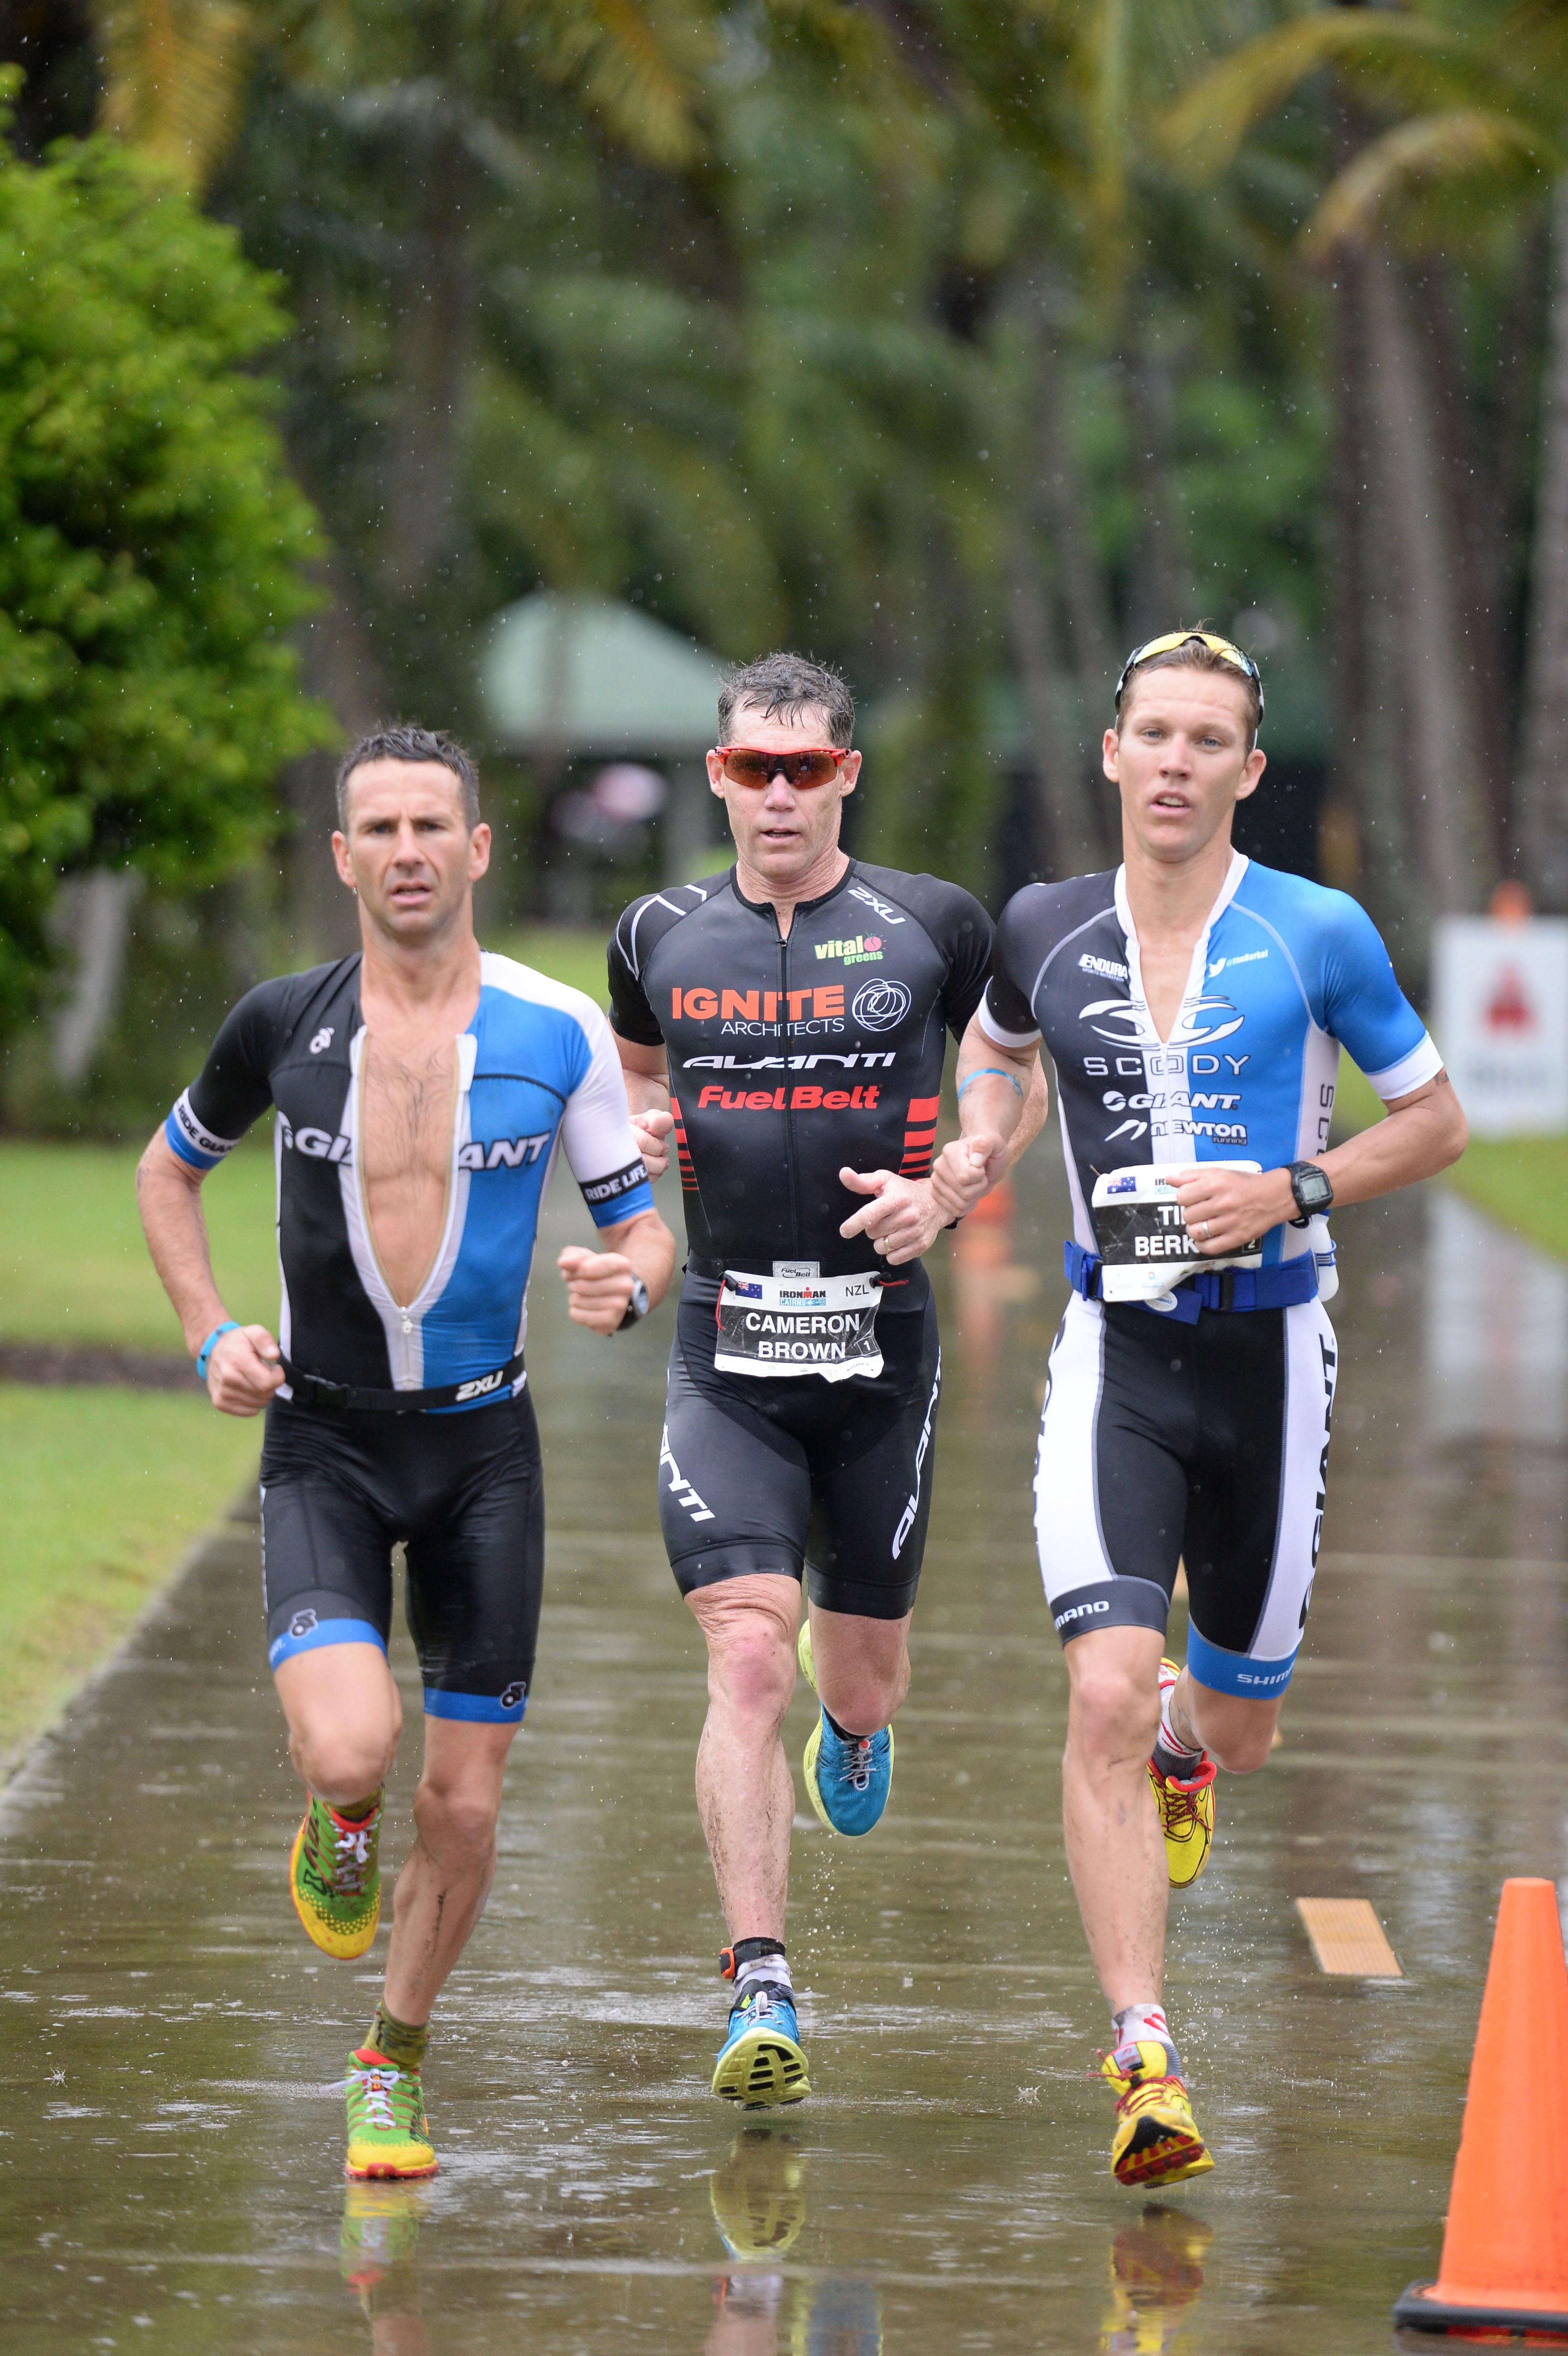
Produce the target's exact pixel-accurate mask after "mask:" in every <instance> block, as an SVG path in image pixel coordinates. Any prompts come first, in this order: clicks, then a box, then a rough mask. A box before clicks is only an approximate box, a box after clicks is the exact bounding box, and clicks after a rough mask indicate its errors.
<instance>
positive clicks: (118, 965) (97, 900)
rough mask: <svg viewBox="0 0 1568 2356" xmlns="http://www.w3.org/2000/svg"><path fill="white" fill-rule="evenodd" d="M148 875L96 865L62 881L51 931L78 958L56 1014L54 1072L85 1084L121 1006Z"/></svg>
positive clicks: (66, 1081) (72, 1083) (74, 1084)
mask: <svg viewBox="0 0 1568 2356" xmlns="http://www.w3.org/2000/svg"><path fill="white" fill-rule="evenodd" d="M145 882H146V878H145V876H144V875H141V874H139V873H137V871H136V870H135V868H133V867H125V868H120V869H116V870H111V869H109V868H106V867H95V868H94V869H93V870H92V872H91V874H87V875H72V876H70V877H69V878H68V879H67V881H66V882H65V883H62V884H61V885H60V888H59V894H58V896H57V898H56V900H55V905H54V906H53V908H52V909H51V911H50V914H49V931H50V933H51V934H52V935H53V937H54V939H55V941H56V943H57V945H58V946H59V948H61V949H63V950H65V951H66V952H67V953H68V955H69V956H70V958H72V960H73V962H74V966H75V971H74V973H73V974H72V977H71V985H70V995H69V998H68V999H67V1000H66V1002H65V1004H64V1005H63V1006H62V1007H61V1008H60V1010H59V1013H58V1014H57V1015H56V1016H55V1020H54V1031H53V1037H52V1039H51V1041H50V1046H51V1051H52V1052H51V1056H50V1060H51V1062H52V1064H53V1066H54V1076H55V1077H56V1079H57V1080H58V1081H59V1084H60V1086H61V1087H64V1088H79V1087H80V1086H81V1083H82V1082H83V1080H85V1079H86V1077H87V1076H88V1073H89V1072H90V1071H91V1068H92V1056H93V1051H94V1049H95V1048H96V1047H97V1045H98V1043H99V1041H100V1040H101V1038H102V1036H103V1033H105V1031H107V1030H108V1028H109V1025H110V1024H111V1023H112V1022H113V1020H114V1017H115V1014H116V1012H118V1010H119V1005H120V995H121V991H122V989H123V985H124V980H125V954H126V951H127V949H128V948H130V945H131V911H132V910H133V907H134V906H135V905H136V902H137V901H138V899H139V898H140V897H141V894H142V891H143V887H144V884H145Z"/></svg>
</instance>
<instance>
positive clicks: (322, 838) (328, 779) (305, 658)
mask: <svg viewBox="0 0 1568 2356" xmlns="http://www.w3.org/2000/svg"><path fill="white" fill-rule="evenodd" d="M323 585H324V587H325V590H326V592H327V602H326V603H325V605H323V606H322V607H321V609H320V610H319V612H317V613H315V614H313V615H311V616H310V617H309V619H308V620H307V621H306V622H304V623H303V624H302V625H301V626H300V630H299V634H298V635H299V640H300V653H301V673H302V684H303V685H304V688H305V690H306V691H307V693H309V694H311V695H318V696H319V697H320V698H321V700H322V701H323V702H324V703H325V704H326V705H327V706H328V707H329V708H330V710H331V711H332V712H333V713H334V715H335V716H336V720H337V722H338V723H339V725H340V726H341V728H342V730H343V734H344V737H345V739H346V741H347V743H349V744H352V743H353V742H354V740H355V738H356V737H358V736H364V735H368V734H369V732H370V730H371V729H373V728H374V727H376V726H377V724H378V723H379V722H382V721H384V720H387V719H389V718H391V717H392V716H393V714H392V712H391V711H390V708H389V701H388V697H387V689H386V682H385V680H384V678H383V675H382V671H381V666H380V663H379V660H378V659H377V656H376V651H375V648H373V646H372V645H371V642H370V635H369V632H368V629H367V628H366V626H365V624H364V620H363V618H362V616H361V614H360V611H359V607H358V601H357V597H356V595H355V592H354V587H353V584H352V583H351V582H350V580H349V578H348V576H347V573H345V571H344V570H343V567H342V565H341V563H340V562H339V560H338V559H337V558H336V557H331V558H329V559H328V560H327V562H326V564H325V567H324V569H323ZM337 762H338V755H336V753H306V754H305V755H304V756H303V757H302V758H301V759H299V760H297V761H291V762H290V763H289V765H288V766H287V768H286V769H285V770H284V771H283V778H282V781H281V785H282V792H283V799H284V802H285V803H286V805H287V807H288V809H289V811H290V814H291V815H292V817H293V820H294V828H293V834H292V835H291V836H290V839H289V841H288V845H287V848H286V851H285V853H284V865H283V873H284V893H285V900H286V904H287V908H288V915H289V924H290V929H291V931H292V932H293V937H294V941H295V945H296V949H297V953H298V955H299V956H300V958H302V960H303V961H304V962H305V963H307V964H315V963H320V962H323V961H325V959H326V958H335V957H344V956H346V955H347V952H348V951H349V950H350V949H354V948H358V946H359V926H358V921H357V917H356V915H355V910H354V900H353V895H352V894H350V893H348V892H347V891H345V889H344V887H343V885H342V884H341V883H339V882H338V880H337V871H336V867H335V865H334V863H333V857H332V847H331V837H332V831H333V829H334V828H335V827H336V824H337V808H336V795H335V791H334V784H335V780H336V774H337Z"/></svg>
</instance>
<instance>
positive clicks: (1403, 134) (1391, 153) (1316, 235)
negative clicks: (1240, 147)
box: [1302, 107, 1563, 258]
mask: <svg viewBox="0 0 1568 2356" xmlns="http://www.w3.org/2000/svg"><path fill="white" fill-rule="evenodd" d="M1509 166H1513V167H1515V168H1516V169H1517V168H1519V167H1520V166H1523V167H1525V168H1527V169H1528V168H1530V167H1533V168H1534V169H1535V170H1536V171H1537V172H1540V173H1548V172H1551V173H1556V172H1560V171H1561V170H1562V169H1563V150H1562V148H1561V146H1560V145H1558V144H1557V143H1556V142H1555V141H1552V140H1551V139H1549V138H1548V137H1547V136H1546V135H1545V134H1543V133H1542V132H1541V131H1539V130H1537V129H1535V128H1533V127H1532V126H1531V124H1529V123H1520V121H1518V120H1517V118H1515V117H1514V116H1511V115H1507V114H1499V113H1491V112H1483V110H1481V109H1480V108H1478V107H1470V108H1455V109H1452V110H1451V111H1449V112H1445V113H1442V114H1427V115H1418V116H1417V117H1416V118H1415V120H1414V121H1413V122H1410V123H1398V124H1396V125H1395V127H1394V129H1393V130H1392V131H1385V132H1384V133H1383V134H1382V136H1381V138H1379V139H1373V140H1371V142H1370V143H1369V145H1367V146H1365V147H1363V148H1362V149H1361V151H1360V155H1357V157H1356V158H1355V160H1354V162H1353V163H1351V164H1349V166H1347V167H1346V169H1345V170H1344V171H1343V172H1341V173H1340V175H1339V178H1338V179H1337V180H1335V181H1334V183H1333V185H1332V186H1331V187H1329V189H1328V192H1327V194H1326V195H1325V196H1324V198H1323V200H1322V202H1321V204H1319V206H1318V207H1317V211H1316V212H1315V213H1314V214H1313V216H1312V218H1311V220H1309V221H1308V222H1307V227H1306V229H1305V230H1303V231H1302V244H1303V246H1304V248H1305V249H1306V251H1307V252H1308V253H1309V254H1311V255H1312V256H1314V257H1315V258H1318V257H1324V256H1327V255H1328V254H1330V253H1331V252H1333V251H1334V249H1335V247H1336V246H1338V245H1339V244H1340V243H1341V242H1342V241H1344V240H1345V239H1346V238H1352V237H1361V236H1365V235H1366V233H1367V232H1368V230H1371V228H1372V227H1373V225H1374V223H1375V222H1376V221H1377V220H1378V218H1379V216H1380V215H1381V213H1382V212H1383V211H1384V209H1386V208H1387V207H1388V206H1389V205H1390V204H1391V203H1392V202H1393V201H1394V200H1395V199H1397V198H1399V197H1400V196H1402V195H1406V194H1408V193H1410V192H1411V191H1412V190H1413V188H1414V187H1417V186H1418V185H1420V184H1421V183H1423V182H1426V183H1430V182H1434V181H1441V180H1455V179H1459V178H1461V177H1466V176H1468V175H1471V174H1476V173H1487V172H1489V173H1497V172H1499V171H1506V170H1507V169H1508V168H1509Z"/></svg>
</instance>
